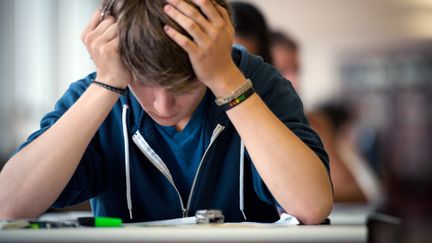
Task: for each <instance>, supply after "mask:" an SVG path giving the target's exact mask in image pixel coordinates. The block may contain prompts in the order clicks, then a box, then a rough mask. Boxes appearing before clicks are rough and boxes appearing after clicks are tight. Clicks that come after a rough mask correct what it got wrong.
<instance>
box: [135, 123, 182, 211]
mask: <svg viewBox="0 0 432 243" xmlns="http://www.w3.org/2000/svg"><path fill="white" fill-rule="evenodd" d="M132 140H133V141H134V142H135V144H136V145H137V146H138V148H139V149H140V150H141V152H142V153H143V154H144V155H145V156H146V157H147V159H149V160H150V162H151V163H152V164H153V165H154V166H155V167H156V168H157V169H158V170H159V171H160V172H161V173H162V174H163V175H164V176H165V178H166V179H167V180H168V181H169V182H170V184H171V185H172V186H173V187H174V189H175V191H176V192H177V196H178V198H179V201H180V205H181V208H182V216H183V217H186V216H185V215H186V214H187V213H186V208H185V206H184V204H183V199H182V197H181V195H180V192H179V190H178V189H177V187H176V185H175V183H174V180H173V178H172V175H171V172H170V171H169V169H168V167H167V166H166V164H165V163H164V162H163V161H162V159H161V158H160V157H159V155H157V154H156V152H154V150H153V149H152V148H151V147H150V145H149V144H148V143H147V142H146V141H145V139H144V137H143V136H142V135H141V133H140V132H139V131H137V132H136V133H135V134H134V135H133V136H132Z"/></svg>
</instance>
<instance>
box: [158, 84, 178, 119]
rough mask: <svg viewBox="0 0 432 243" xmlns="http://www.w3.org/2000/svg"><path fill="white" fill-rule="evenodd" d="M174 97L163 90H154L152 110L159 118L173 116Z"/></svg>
mask: <svg viewBox="0 0 432 243" xmlns="http://www.w3.org/2000/svg"><path fill="white" fill-rule="evenodd" d="M174 104H175V97H174V96H173V95H172V94H171V93H170V92H168V91H166V90H165V89H162V88H161V89H156V90H155V93H154V100H153V108H154V110H155V111H156V112H157V114H158V115H159V116H161V117H170V116H172V115H174V114H173V107H174Z"/></svg>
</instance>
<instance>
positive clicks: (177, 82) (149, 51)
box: [102, 0, 229, 93]
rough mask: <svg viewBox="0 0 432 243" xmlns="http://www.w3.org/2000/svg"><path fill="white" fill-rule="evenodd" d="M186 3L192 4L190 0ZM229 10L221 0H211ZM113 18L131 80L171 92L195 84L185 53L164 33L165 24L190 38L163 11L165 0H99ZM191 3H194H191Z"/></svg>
mask: <svg viewBox="0 0 432 243" xmlns="http://www.w3.org/2000/svg"><path fill="white" fill-rule="evenodd" d="M186 2H188V3H190V4H191V5H194V4H193V3H192V2H191V1H190V0H186ZM214 2H216V3H217V4H219V5H221V6H222V7H224V8H226V9H228V10H229V6H228V3H227V2H226V1H225V0H215V1H214ZM111 3H112V7H111V8H110V9H108V11H109V13H110V15H112V16H113V17H114V18H116V19H117V23H118V28H119V30H118V31H119V38H120V54H121V57H122V59H123V61H124V63H125V65H126V66H127V67H128V68H129V69H130V71H131V73H132V77H133V79H134V80H133V82H140V83H143V84H146V85H150V86H162V87H164V88H167V89H168V90H170V91H172V92H174V93H182V92H187V91H188V90H190V89H191V87H193V85H194V83H196V82H195V81H196V76H195V74H194V71H193V69H192V65H191V63H190V61H189V57H188V54H187V53H186V52H185V51H184V50H183V49H182V48H181V47H180V46H178V45H177V44H176V43H175V42H174V41H172V40H171V39H170V38H169V36H167V35H166V33H165V31H164V29H163V27H164V25H166V24H168V25H170V26H172V27H174V28H175V29H176V30H177V31H179V32H180V33H182V34H184V35H186V36H188V37H190V36H189V35H188V34H187V33H186V31H185V30H183V29H182V28H181V27H180V26H179V25H178V24H177V23H175V22H174V21H173V20H172V19H171V18H170V17H169V16H168V15H166V14H165V13H164V11H163V7H164V6H165V5H166V4H167V2H166V1H165V0H103V1H102V8H103V7H104V6H109V5H110V4H111ZM194 6H195V5H194Z"/></svg>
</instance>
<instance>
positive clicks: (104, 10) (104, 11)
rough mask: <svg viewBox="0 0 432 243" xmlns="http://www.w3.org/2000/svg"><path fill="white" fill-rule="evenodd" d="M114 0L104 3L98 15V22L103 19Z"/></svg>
mask: <svg viewBox="0 0 432 243" xmlns="http://www.w3.org/2000/svg"><path fill="white" fill-rule="evenodd" d="M114 1H115V0H110V1H109V2H108V3H107V4H105V5H104V6H103V8H102V11H101V16H100V22H102V21H103V20H104V19H105V16H106V14H107V12H108V11H109V10H110V9H111V8H112V5H113V4H114Z"/></svg>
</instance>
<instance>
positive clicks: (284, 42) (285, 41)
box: [270, 31, 300, 91]
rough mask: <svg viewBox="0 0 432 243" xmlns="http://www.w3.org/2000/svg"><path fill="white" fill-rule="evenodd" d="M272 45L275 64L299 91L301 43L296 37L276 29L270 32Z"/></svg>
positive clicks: (271, 49)
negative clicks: (299, 43) (298, 42)
mask: <svg viewBox="0 0 432 243" xmlns="http://www.w3.org/2000/svg"><path fill="white" fill-rule="evenodd" d="M270 45H271V47H270V51H271V55H272V60H273V65H274V66H275V67H276V68H277V69H279V71H280V72H281V73H282V75H283V76H284V77H285V78H286V79H288V80H290V81H291V83H292V84H293V86H294V88H295V89H296V90H297V91H299V89H300V83H299V80H298V79H299V77H298V76H299V73H300V64H299V63H300V60H299V52H300V51H299V45H298V44H297V42H296V41H295V40H294V39H292V38H291V37H288V36H287V35H285V34H283V33H282V32H279V31H274V32H272V33H271V34H270Z"/></svg>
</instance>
